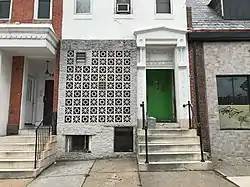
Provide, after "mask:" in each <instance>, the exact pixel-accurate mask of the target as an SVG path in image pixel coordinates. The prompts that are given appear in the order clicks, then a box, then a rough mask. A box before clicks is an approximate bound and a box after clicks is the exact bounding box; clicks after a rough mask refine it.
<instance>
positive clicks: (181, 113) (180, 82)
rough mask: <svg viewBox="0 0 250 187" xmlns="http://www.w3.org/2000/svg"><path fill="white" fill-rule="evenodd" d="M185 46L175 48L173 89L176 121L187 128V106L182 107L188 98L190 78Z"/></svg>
mask: <svg viewBox="0 0 250 187" xmlns="http://www.w3.org/2000/svg"><path fill="white" fill-rule="evenodd" d="M187 52H188V50H187V48H186V47H177V48H176V49H175V90H176V111H177V121H178V123H180V125H181V127H182V128H188V108H187V107H186V108H183V104H187V102H188V101H189V100H190V79H189V66H188V55H187Z"/></svg>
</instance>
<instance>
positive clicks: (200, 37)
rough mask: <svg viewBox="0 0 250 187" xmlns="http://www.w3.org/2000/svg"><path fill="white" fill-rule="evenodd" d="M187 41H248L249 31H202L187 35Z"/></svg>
mask: <svg viewBox="0 0 250 187" xmlns="http://www.w3.org/2000/svg"><path fill="white" fill-rule="evenodd" d="M187 36H188V40H189V41H210V42H219V41H250V32H249V31H238V32H236V31H223V32H221V31H203V32H189V33H187Z"/></svg>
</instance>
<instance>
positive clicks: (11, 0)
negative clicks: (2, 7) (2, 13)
mask: <svg viewBox="0 0 250 187" xmlns="http://www.w3.org/2000/svg"><path fill="white" fill-rule="evenodd" d="M12 4H13V0H10V11H9V18H0V20H11V15H12Z"/></svg>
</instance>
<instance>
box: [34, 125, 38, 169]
mask: <svg viewBox="0 0 250 187" xmlns="http://www.w3.org/2000/svg"><path fill="white" fill-rule="evenodd" d="M35 132H36V140H35V141H36V142H35V162H34V169H36V157H37V129H36V131H35Z"/></svg>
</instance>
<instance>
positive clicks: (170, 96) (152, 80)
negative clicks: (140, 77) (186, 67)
mask: <svg viewBox="0 0 250 187" xmlns="http://www.w3.org/2000/svg"><path fill="white" fill-rule="evenodd" d="M146 74H147V75H146V76H147V114H148V116H150V117H154V118H156V121H157V122H165V123H167V122H168V123H171V122H176V119H175V118H176V117H175V102H174V100H175V99H174V98H175V91H174V70H173V69H148V70H147V73H146Z"/></svg>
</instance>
